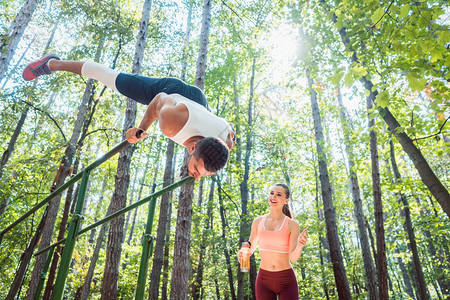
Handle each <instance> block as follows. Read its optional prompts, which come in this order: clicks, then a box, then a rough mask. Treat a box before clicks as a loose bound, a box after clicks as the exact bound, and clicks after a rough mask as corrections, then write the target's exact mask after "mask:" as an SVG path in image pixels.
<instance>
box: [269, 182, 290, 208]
mask: <svg viewBox="0 0 450 300" xmlns="http://www.w3.org/2000/svg"><path fill="white" fill-rule="evenodd" d="M288 201H289V199H288V198H286V191H285V189H284V188H283V187H282V186H277V185H276V186H273V187H272V188H271V189H270V193H269V205H270V206H280V207H283V205H285V204H287V203H288Z"/></svg>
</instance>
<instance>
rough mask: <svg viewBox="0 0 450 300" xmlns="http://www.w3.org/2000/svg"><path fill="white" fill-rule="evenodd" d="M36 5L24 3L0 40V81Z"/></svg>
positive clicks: (29, 2) (35, 0)
mask: <svg viewBox="0 0 450 300" xmlns="http://www.w3.org/2000/svg"><path fill="white" fill-rule="evenodd" d="M38 3H39V0H29V1H25V3H24V5H23V6H22V8H21V9H20V11H19V13H18V14H17V15H16V17H15V18H14V20H13V21H12V23H11V25H10V26H9V28H8V33H7V36H6V37H2V38H1V39H0V81H1V80H2V79H3V77H4V76H5V74H6V71H7V70H8V66H9V63H10V62H11V59H12V57H13V55H14V52H16V48H17V45H18V44H19V42H20V39H21V38H22V35H23V33H24V32H25V29H26V28H27V26H28V23H29V22H30V20H31V17H32V16H33V13H34V11H35V9H36V7H37V5H38Z"/></svg>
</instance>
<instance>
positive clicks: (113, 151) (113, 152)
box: [0, 141, 131, 243]
mask: <svg viewBox="0 0 450 300" xmlns="http://www.w3.org/2000/svg"><path fill="white" fill-rule="evenodd" d="M130 145H131V144H130V143H129V142H127V141H123V142H122V143H120V144H119V145H117V146H116V147H114V148H113V149H111V150H110V151H109V152H107V153H106V154H105V155H103V156H102V157H100V158H99V159H97V160H96V161H94V162H93V163H92V164H90V165H89V166H87V167H86V168H85V169H84V170H83V171H81V172H80V173H78V174H77V175H75V176H74V177H73V178H72V179H70V180H69V181H67V182H66V183H65V184H63V185H62V186H60V187H59V188H58V189H56V191H54V192H53V193H51V194H50V195H49V196H48V197H47V198H45V199H44V200H42V201H41V202H39V203H38V204H36V205H35V206H34V207H33V208H31V209H30V210H29V211H28V212H26V213H25V214H24V215H23V216H21V217H20V218H19V219H17V220H16V221H14V223H12V224H11V225H9V226H8V227H6V228H5V229H3V230H2V231H1V232H0V243H1V241H2V239H3V235H4V234H5V233H6V232H8V231H9V230H11V229H12V228H14V227H15V226H16V225H17V224H19V223H20V222H22V221H23V220H25V219H26V218H28V217H29V216H30V215H32V214H33V213H35V212H36V211H37V210H38V209H39V208H41V207H42V206H44V205H45V204H47V203H48V202H50V200H52V199H53V198H54V197H56V196H57V195H58V194H60V193H61V192H63V191H64V190H65V189H67V188H68V187H69V186H71V185H72V184H74V183H75V182H77V181H78V180H80V178H81V177H82V176H83V173H84V172H87V171H91V170H93V169H94V168H96V167H98V166H99V165H101V164H102V163H104V162H105V161H107V160H108V159H110V158H111V157H112V156H114V155H116V154H117V153H119V152H120V151H122V150H123V149H125V148H128V147H129V146H130Z"/></svg>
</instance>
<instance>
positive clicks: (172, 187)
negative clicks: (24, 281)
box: [34, 176, 194, 255]
mask: <svg viewBox="0 0 450 300" xmlns="http://www.w3.org/2000/svg"><path fill="white" fill-rule="evenodd" d="M192 180H194V177H189V176H188V177H184V178H183V179H180V180H179V181H177V182H175V183H172V184H171V185H168V186H166V187H165V188H163V189H162V190H159V191H157V192H156V193H153V194H151V195H149V196H147V197H145V198H144V199H142V200H139V201H137V202H135V203H133V204H131V205H129V206H127V207H124V208H122V209H121V210H118V211H116V212H115V213H113V214H110V215H109V216H106V217H105V218H103V219H101V220H98V221H97V222H95V223H93V224H91V225H89V226H88V227H86V228H84V229H82V230H80V231H79V232H78V235H81V234H83V233H85V232H87V231H90V230H91V229H93V228H95V227H97V226H99V225H102V224H103V223H105V222H108V221H110V220H111V219H114V218H115V217H117V216H119V215H122V214H124V213H126V212H128V211H130V210H132V209H133V208H136V207H138V206H141V205H142V204H145V203H146V202H148V201H151V200H152V198H155V199H156V198H158V197H159V196H161V195H163V194H165V193H167V192H169V191H171V190H174V189H176V188H177V187H180V186H182V185H183V184H185V183H187V182H189V181H192ZM65 241H66V239H65V238H64V239H62V240H59V241H57V242H56V243H54V244H52V245H50V246H48V247H46V248H44V249H42V250H41V251H38V252H36V253H35V254H34V255H39V254H41V253H43V252H45V251H47V250H48V249H50V248H51V247H55V246H58V245H60V244H62V243H64V242H65Z"/></svg>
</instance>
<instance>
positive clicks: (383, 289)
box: [366, 95, 389, 299]
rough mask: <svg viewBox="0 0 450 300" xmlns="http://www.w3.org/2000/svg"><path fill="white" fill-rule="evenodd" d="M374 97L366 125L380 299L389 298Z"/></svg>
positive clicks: (369, 99) (369, 97) (370, 100)
mask: <svg viewBox="0 0 450 300" xmlns="http://www.w3.org/2000/svg"><path fill="white" fill-rule="evenodd" d="M373 100H374V98H373V97H372V96H371V95H369V96H368V97H367V99H366V101H367V112H368V127H369V130H370V132H369V136H370V159H371V163H372V193H373V203H374V214H375V233H376V237H377V257H376V259H377V271H378V272H377V274H378V288H379V290H378V295H379V297H380V299H389V292H388V282H387V281H388V272H387V262H386V242H385V237H384V219H383V217H384V215H383V202H382V200H381V183H380V171H379V162H378V148H377V145H378V142H377V134H376V132H375V128H374V126H375V120H374V118H373V116H371V115H370V111H371V110H372V108H373Z"/></svg>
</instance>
